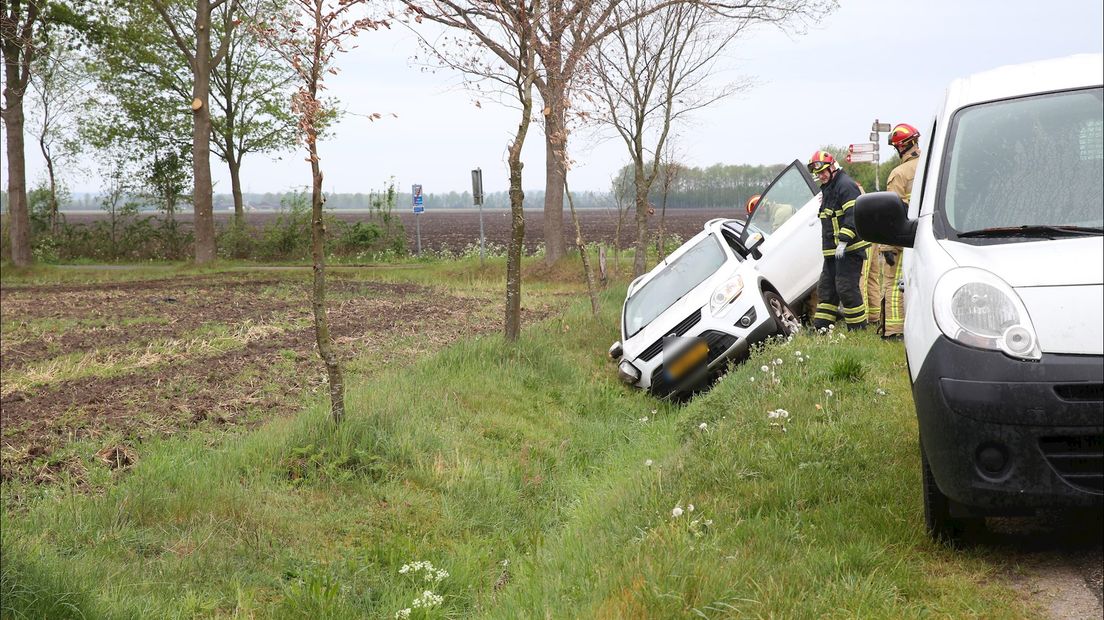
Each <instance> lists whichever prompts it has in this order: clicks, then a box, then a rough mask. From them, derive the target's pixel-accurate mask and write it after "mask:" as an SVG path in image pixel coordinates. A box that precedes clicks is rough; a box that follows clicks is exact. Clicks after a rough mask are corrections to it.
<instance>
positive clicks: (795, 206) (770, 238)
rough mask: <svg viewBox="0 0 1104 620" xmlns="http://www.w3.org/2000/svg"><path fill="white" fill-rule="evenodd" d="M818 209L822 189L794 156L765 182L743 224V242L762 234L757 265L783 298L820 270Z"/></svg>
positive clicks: (800, 289)
mask: <svg viewBox="0 0 1104 620" xmlns="http://www.w3.org/2000/svg"><path fill="white" fill-rule="evenodd" d="M819 209H820V188H818V187H817V186H816V183H814V182H813V178H812V177H811V176H810V175H809V171H808V170H806V168H805V165H804V164H802V163H801V162H800V161H798V160H796V159H795V160H794V161H793V163H791V164H790V165H789V166H786V169H785V170H783V171H782V172H781V173H779V175H778V176H777V177H775V178H774V180H773V181H771V183H770V185H768V186H767V189H766V191H764V192H763V194H762V195H761V197H760V198H759V203H758V204H757V205H756V206H755V209H754V210H753V211H752V212H751V215H750V216H748V221H747V225H746V226H745V227H744V231H743V236H742V238H741V243H742V245H744V247H747V244H748V237H749V236H751V235H753V234H756V233H759V234H761V235H763V238H764V241H763V243H762V245H760V246H759V251H760V252H762V258H760V259H758V261H757V264H756V269H758V270H759V272H760V273H761V274H763V277H764V278H766V279H767V280H768V281H769V282H770V283H771V284H772V285H774V286H775V287H776V288H777V289H778V292H779V293H780V294H781V295H782V298H783V299H785V300H786V302H787V303H792V302H794V301H796V298H797V297H798V296H800V295H803V294H805V292H806V291H808V290H809V289H810V288H811V287H812V286H813V285H814V284H815V283H816V280H817V277H818V276H819V274H820V268H821V265H822V262H823V257H822V255H821V252H820V220H819V219H818V218H817V211H818V210H819Z"/></svg>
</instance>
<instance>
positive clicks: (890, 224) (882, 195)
mask: <svg viewBox="0 0 1104 620" xmlns="http://www.w3.org/2000/svg"><path fill="white" fill-rule="evenodd" d="M855 228H856V229H857V230H858V233H859V237H861V238H862V239H864V240H866V241H873V242H874V243H884V244H886V245H896V246H900V247H904V248H911V247H912V246H913V244H914V243H915V242H916V220H910V219H908V207H906V206H905V203H904V201H902V200H901V197H900V196H898V195H897V194H896V193H895V192H873V193H870V194H863V195H862V196H859V197H858V199H857V200H856V201H855Z"/></svg>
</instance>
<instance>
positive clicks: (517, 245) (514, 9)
mask: <svg viewBox="0 0 1104 620" xmlns="http://www.w3.org/2000/svg"><path fill="white" fill-rule="evenodd" d="M403 1H404V3H405V4H406V6H407V8H408V10H409V11H411V12H412V13H413V14H414V16H415V21H418V22H421V21H422V20H423V19H428V20H430V21H432V22H435V23H438V24H441V25H444V26H447V27H448V28H450V29H452V30H453V31H454V32H456V33H457V34H458V36H459V38H458V39H456V40H449V39H447V38H446V39H445V40H443V41H441V40H438V41H434V42H431V41H429V40H428V39H427V38H425V37H424V36H423V35H422V33H421V32H418V34H419V36H420V37H422V41H423V43H425V44H426V46H427V47H428V49H429V50H430V51H431V52H432V53H433V55H434V56H435V57H436V59H437V60H438V62H440V63H441V64H443V65H445V66H447V67H450V68H452V69H456V70H458V71H461V72H463V74H464V75H465V76H466V79H467V80H469V83H470V85H472V86H476V87H478V86H480V85H481V84H482V83H484V82H489V83H490V84H492V85H497V87H501V88H503V89H504V90H505V91H506V93H507V95H508V96H509V97H510V98H511V99H512V100H514V101H515V102H516V103H517V104H518V106H519V108H520V118H519V121H518V128H517V131H515V132H514V136H513V139H512V140H511V141H510V143H509V145H508V147H507V150H506V152H507V156H506V159H507V167H508V170H509V178H510V189H509V196H510V213H511V221H510V222H511V223H510V243H509V247H508V248H507V253H506V308H505V317H504V335H505V338H506V339H507V340H509V341H515V340H517V339H518V336H520V335H521V254H522V251H523V249H524V248H523V245H522V242H523V240H524V238H525V211H524V200H525V193H524V191H522V170H523V168H524V166H525V164H524V162H522V161H521V150H522V147H523V146H524V144H525V138H526V136H527V135H528V133H529V126H530V124H531V122H532V116H533V84H534V82H535V81H536V80H537V77H538V74H537V63H536V49H535V46H534V44H533V42H534V36H535V35H534V32H533V31H534V28H535V27H536V26H537V24H539V22H540V18H541V15H542V12H543V10H544V4H543V2H542V0H530V1H527V2H517V3H516V4H510V3H505V2H498V3H490V2H488V3H478V4H472V5H470V6H467V5H466V6H465V7H461V6H460V5H458V4H456V3H454V2H449V1H447V0H446V1H434V0H428V1H426V2H422V1H421V0H403ZM496 60H497V61H496Z"/></svg>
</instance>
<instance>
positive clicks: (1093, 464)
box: [1039, 435, 1104, 495]
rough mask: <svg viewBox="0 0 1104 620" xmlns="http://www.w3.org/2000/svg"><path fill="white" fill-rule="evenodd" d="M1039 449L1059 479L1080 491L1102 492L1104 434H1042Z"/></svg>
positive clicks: (1103, 489) (1103, 484)
mask: <svg viewBox="0 0 1104 620" xmlns="http://www.w3.org/2000/svg"><path fill="white" fill-rule="evenodd" d="M1039 448H1040V449H1041V450H1042V451H1043V456H1044V457H1046V460H1047V463H1050V466H1051V467H1053V468H1054V471H1055V472H1057V473H1058V475H1059V476H1061V477H1062V480H1065V481H1066V482H1067V483H1069V484H1070V485H1072V486H1074V487H1077V488H1078V489H1081V490H1083V491H1088V492H1090V493H1094V494H1097V495H1100V494H1102V493H1104V435H1078V436H1069V437H1042V438H1040V439H1039Z"/></svg>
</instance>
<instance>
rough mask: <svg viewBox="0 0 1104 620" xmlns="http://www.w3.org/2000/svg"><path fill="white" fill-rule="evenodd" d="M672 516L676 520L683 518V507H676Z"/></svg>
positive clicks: (672, 510)
mask: <svg viewBox="0 0 1104 620" xmlns="http://www.w3.org/2000/svg"><path fill="white" fill-rule="evenodd" d="M671 516H672V517H674V518H675V519H677V518H679V517H681V516H682V506H675V507H674V508H672V509H671Z"/></svg>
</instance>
